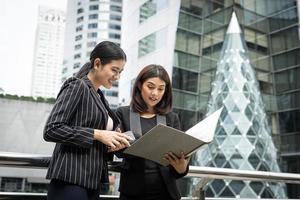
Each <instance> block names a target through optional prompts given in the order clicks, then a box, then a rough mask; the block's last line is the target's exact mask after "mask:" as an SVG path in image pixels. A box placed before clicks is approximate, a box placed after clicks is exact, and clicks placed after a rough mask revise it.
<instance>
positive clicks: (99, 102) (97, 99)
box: [82, 76, 107, 125]
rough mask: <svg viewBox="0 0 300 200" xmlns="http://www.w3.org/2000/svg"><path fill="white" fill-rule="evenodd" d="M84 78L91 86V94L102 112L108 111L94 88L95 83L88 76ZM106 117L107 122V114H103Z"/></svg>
mask: <svg viewBox="0 0 300 200" xmlns="http://www.w3.org/2000/svg"><path fill="white" fill-rule="evenodd" d="M82 80H83V81H84V82H85V83H86V84H87V85H88V86H89V88H90V94H91V96H92V97H93V99H94V102H95V103H96V105H97V106H98V108H99V109H100V110H101V111H102V112H107V111H106V108H105V106H104V104H103V103H102V101H101V98H100V96H99V94H98V93H97V91H96V90H95V89H94V88H93V85H92V83H91V81H90V80H89V79H88V78H87V76H85V77H83V78H82ZM103 116H104V118H105V122H106V123H107V115H103ZM106 123H105V125H106Z"/></svg>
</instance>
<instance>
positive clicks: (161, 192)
mask: <svg viewBox="0 0 300 200" xmlns="http://www.w3.org/2000/svg"><path fill="white" fill-rule="evenodd" d="M171 109H172V86H171V82H170V78H169V75H168V73H167V71H166V70H165V69H164V68H163V67H162V66H160V65H153V64H152V65H148V66H146V67H145V68H143V69H142V71H141V72H140V73H139V75H138V76H137V78H136V81H135V84H134V86H133V89H132V99H131V104H130V106H124V107H120V108H118V109H117V112H116V114H117V116H118V117H119V119H120V121H121V126H120V127H121V129H122V131H124V132H125V131H132V132H133V134H134V136H135V138H140V137H143V134H145V133H146V132H148V131H149V130H150V129H151V128H153V127H154V126H156V124H158V123H163V124H165V125H167V126H171V127H173V128H176V129H180V122H179V118H178V115H177V114H175V113H174V112H172V111H171ZM161 134H164V133H163V132H162V133H161ZM170 142H172V138H170ZM117 156H119V157H123V166H122V170H121V178H120V187H119V191H120V200H179V199H180V192H179V189H178V187H177V184H176V180H177V179H178V178H181V177H183V176H185V175H186V174H187V172H188V169H189V168H188V160H189V159H186V158H185V157H184V155H183V153H182V154H181V155H180V156H179V157H177V156H176V155H174V154H173V153H172V152H169V153H168V154H166V155H165V159H166V160H167V161H168V162H169V164H170V165H169V166H166V167H165V166H162V165H160V164H157V163H155V162H152V161H150V160H147V159H143V158H140V157H136V156H129V155H125V154H122V153H121V151H120V152H117Z"/></svg>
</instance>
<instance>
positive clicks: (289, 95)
mask: <svg viewBox="0 0 300 200" xmlns="http://www.w3.org/2000/svg"><path fill="white" fill-rule="evenodd" d="M233 11H235V12H236V14H237V17H238V19H239V23H240V26H241V29H242V32H243V34H244V38H245V41H246V45H247V48H248V51H249V52H248V53H249V59H250V60H251V63H252V64H253V67H255V72H256V78H257V80H258V82H259V87H260V92H261V95H262V97H263V102H264V104H265V106H266V111H267V117H268V122H269V125H270V128H271V133H272V136H273V140H274V141H275V144H276V147H277V149H278V152H279V155H278V158H279V163H280V167H281V169H282V171H283V172H291V173H300V158H299V157H300V154H299V153H300V148H299V145H298V146H297V143H298V142H299V141H300V123H299V122H300V79H299V78H298V79H297V78H296V77H299V76H300V66H299V65H300V48H299V47H300V46H299V20H298V6H297V1H295V0H285V1H282V0H264V1H261V0H256V1H255V0H226V1H225V0H182V1H181V4H180V12H179V19H178V27H177V33H176V44H175V52H174V62H173V72H172V73H173V87H174V106H175V111H177V112H178V113H180V116H181V119H182V122H183V123H182V125H183V128H184V129H187V128H189V127H190V126H192V125H193V124H195V123H196V122H197V121H199V120H200V119H201V118H203V116H204V115H205V114H206V112H207V104H208V100H209V98H210V92H211V83H212V81H213V80H214V78H215V73H216V66H217V61H218V59H219V56H220V52H221V48H222V45H223V41H224V38H225V33H226V29H227V27H228V23H229V20H230V17H231V13H232V12H233ZM297 122H298V123H297ZM299 189H300V186H299V185H291V184H287V194H288V197H289V198H299V197H300V192H299V191H300V190H299Z"/></svg>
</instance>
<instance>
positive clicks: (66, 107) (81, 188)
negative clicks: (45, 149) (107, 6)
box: [44, 41, 129, 200]
mask: <svg viewBox="0 0 300 200" xmlns="http://www.w3.org/2000/svg"><path fill="white" fill-rule="evenodd" d="M125 62H126V55H125V53H124V52H123V50H122V49H121V48H120V47H119V46H118V45H116V44H114V43H112V42H108V41H104V42H101V43H99V44H98V45H96V47H95V48H94V49H93V51H92V52H91V55H90V63H87V64H85V65H84V66H83V67H82V68H81V69H80V71H79V72H78V74H77V75H76V76H75V77H71V78H69V79H68V80H66V81H65V82H64V84H63V85H62V87H61V90H60V92H59V94H58V96H57V99H56V102H55V104H54V107H53V109H52V111H51V113H50V115H49V118H48V120H47V122H46V125H45V128H44V139H45V140H46V141H50V142H55V143H56V146H55V149H54V151H53V155H52V158H51V161H50V165H49V169H48V172H47V176H46V178H47V179H51V181H50V185H49V188H48V199H49V200H91V199H99V193H100V183H101V180H103V179H106V180H107V178H108V177H107V176H108V172H107V162H106V156H107V152H108V151H117V150H120V149H122V148H124V147H128V146H129V143H128V140H127V139H128V138H127V136H125V135H124V134H122V133H120V132H119V131H116V127H117V126H118V124H119V121H118V118H117V117H116V116H115V114H114V113H113V112H112V111H111V109H110V108H109V106H108V103H107V101H106V99H105V98H104V95H103V93H102V92H101V90H100V89H99V87H100V86H104V87H105V88H110V87H111V86H112V83H113V81H116V80H118V79H119V77H120V73H121V72H122V70H123V68H124V65H125Z"/></svg>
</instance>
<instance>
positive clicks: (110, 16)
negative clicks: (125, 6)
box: [109, 14, 122, 21]
mask: <svg viewBox="0 0 300 200" xmlns="http://www.w3.org/2000/svg"><path fill="white" fill-rule="evenodd" d="M109 19H110V20H116V21H121V20H122V17H121V16H119V15H113V14H111V15H109Z"/></svg>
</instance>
